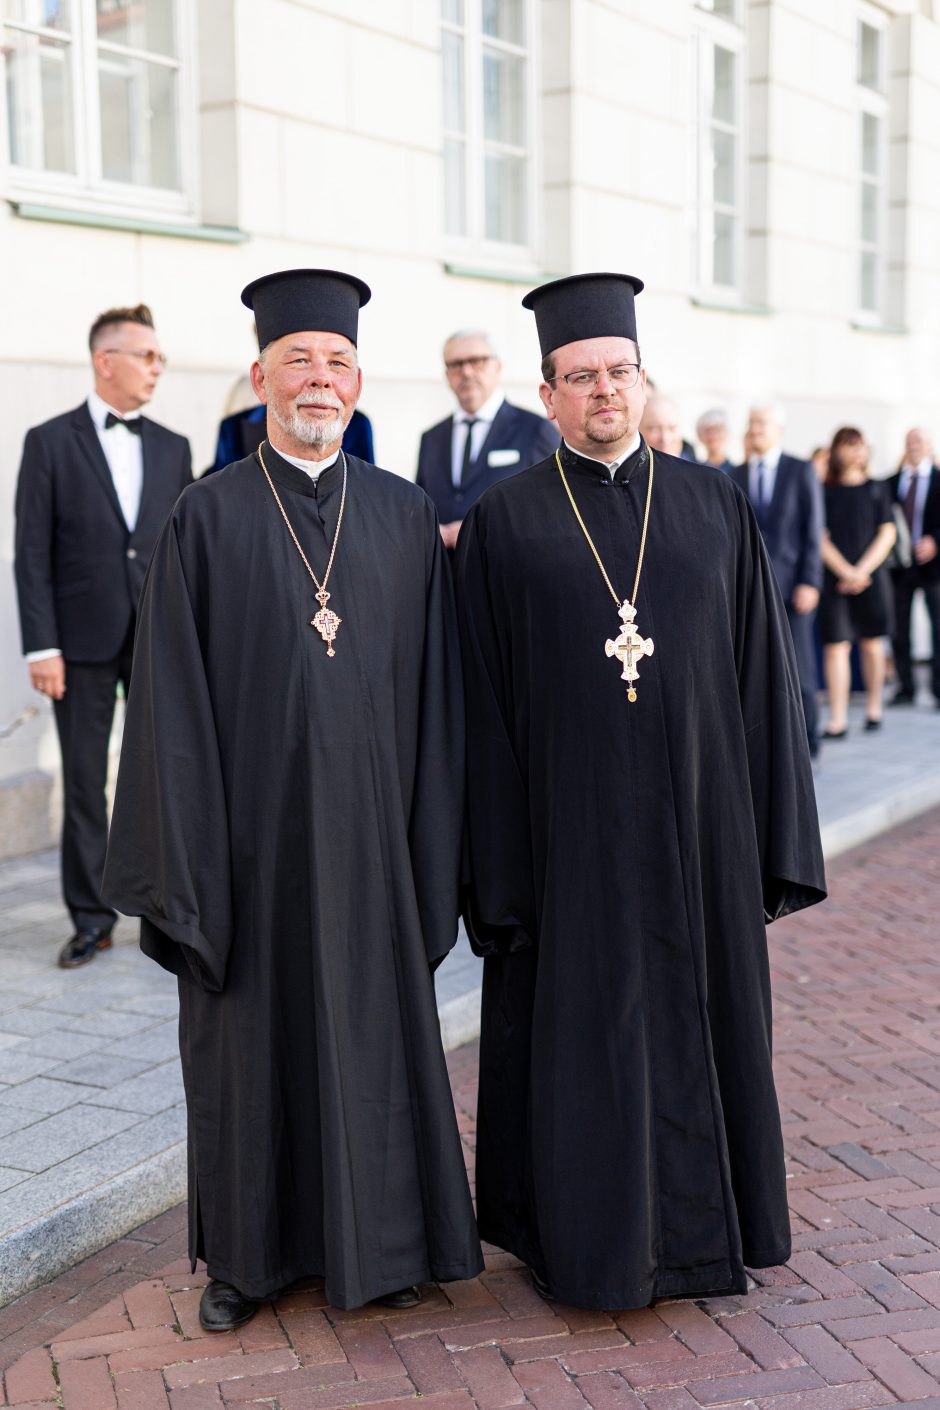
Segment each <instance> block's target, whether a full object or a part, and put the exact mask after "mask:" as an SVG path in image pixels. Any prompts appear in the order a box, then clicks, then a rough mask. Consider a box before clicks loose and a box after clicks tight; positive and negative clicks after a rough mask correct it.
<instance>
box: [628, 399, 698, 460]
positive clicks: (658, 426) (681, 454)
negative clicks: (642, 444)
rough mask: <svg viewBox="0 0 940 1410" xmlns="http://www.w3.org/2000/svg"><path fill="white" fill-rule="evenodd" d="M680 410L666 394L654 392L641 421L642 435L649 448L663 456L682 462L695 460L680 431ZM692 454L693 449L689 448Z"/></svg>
mask: <svg viewBox="0 0 940 1410" xmlns="http://www.w3.org/2000/svg"><path fill="white" fill-rule="evenodd" d="M679 426H680V418H679V408H678V407H677V406H676V403H675V402H674V401H673V400H672V398H671V397H667V396H666V395H665V393H664V392H654V393H653V395H652V396H651V397H650V398H649V399H648V401H647V403H646V407H645V408H644V411H643V417H642V419H641V421H640V434H641V435H642V436H643V439H644V440H645V441H646V444H647V445H648V446H652V448H653V450H654V451H657V450H658V451H660V452H661V453H662V454H663V455H674V456H676V458H677V459H680V460H694V459H695V455H694V453H690V454H687V453H686V447H687V443H686V442H685V441H684V440H683V439H682V431H681V430H680V429H679ZM688 449H689V451H690V452H691V447H689V448H688Z"/></svg>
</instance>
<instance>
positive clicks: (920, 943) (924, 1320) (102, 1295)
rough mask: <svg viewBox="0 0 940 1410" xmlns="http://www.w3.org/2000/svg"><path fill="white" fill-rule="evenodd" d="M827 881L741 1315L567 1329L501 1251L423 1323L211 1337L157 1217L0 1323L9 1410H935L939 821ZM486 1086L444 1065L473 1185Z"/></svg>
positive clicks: (289, 1305) (777, 931) (348, 1317)
mask: <svg viewBox="0 0 940 1410" xmlns="http://www.w3.org/2000/svg"><path fill="white" fill-rule="evenodd" d="M831 871H832V874H831V881H832V890H833V897H832V900H831V902H830V903H829V905H828V906H826V907H821V908H819V909H817V910H813V911H811V912H809V913H807V914H805V915H803V916H798V917H795V918H794V919H792V920H789V921H784V922H782V923H780V924H779V925H776V926H774V927H773V929H772V931H771V945H772V958H773V965H774V975H775V994H776V1002H777V1029H776V1036H777V1075H778V1083H779V1091H780V1097H781V1103H782V1108H783V1116H784V1131H785V1135H786V1138H787V1150H788V1159H789V1172H790V1189H791V1200H790V1203H791V1210H792V1216H793V1230H794V1254H793V1258H792V1259H791V1261H790V1263H789V1265H788V1266H787V1267H785V1268H777V1269H770V1270H765V1271H763V1272H761V1273H758V1274H757V1286H756V1288H755V1290H754V1291H753V1292H752V1293H751V1294H750V1295H749V1296H747V1297H729V1298H713V1299H709V1300H700V1301H697V1302H669V1303H662V1304H660V1305H658V1306H657V1307H655V1308H652V1309H645V1310H642V1311H638V1312H626V1313H623V1312H617V1311H615V1310H612V1311H610V1312H609V1313H605V1312H585V1311H579V1310H577V1309H574V1308H568V1307H561V1306H552V1305H547V1304H545V1303H543V1302H541V1301H540V1300H539V1298H538V1297H536V1295H535V1293H534V1292H533V1291H532V1288H531V1285H530V1283H529V1280H528V1277H527V1275H526V1272H525V1270H524V1269H522V1268H520V1267H519V1265H518V1264H517V1263H516V1262H515V1260H514V1259H512V1258H510V1257H509V1256H508V1255H506V1254H504V1253H500V1252H498V1251H496V1250H491V1251H490V1252H489V1254H488V1257H487V1270H486V1272H485V1273H484V1274H483V1275H482V1276H481V1277H480V1278H478V1279H477V1280H476V1281H475V1282H472V1283H457V1284H449V1285H444V1286H441V1287H429V1288H427V1289H426V1290H425V1292H426V1296H425V1300H424V1303H423V1304H422V1306H421V1307H420V1308H418V1309H416V1310H415V1311H412V1312H405V1313H398V1314H394V1313H390V1312H389V1311H388V1310H386V1309H381V1308H378V1307H366V1308H362V1309H361V1310H359V1311H355V1312H337V1311H335V1310H333V1309H331V1308H328V1307H325V1306H324V1299H323V1295H322V1293H321V1292H319V1291H318V1289H317V1288H316V1287H315V1286H311V1287H307V1288H303V1289H299V1290H295V1291H293V1292H291V1293H289V1294H288V1295H286V1296H284V1297H282V1298H281V1299H280V1300H279V1301H278V1302H277V1304H276V1305H275V1306H274V1307H265V1308H264V1309H263V1310H262V1311H261V1312H260V1313H259V1315H258V1317H257V1318H256V1319H255V1320H254V1321H252V1322H251V1323H249V1324H248V1326H246V1327H244V1328H243V1329H242V1330H241V1331H240V1332H238V1333H237V1334H232V1335H225V1336H215V1337H210V1336H205V1335H203V1334H202V1333H201V1332H200V1329H199V1324H198V1320H197V1307H198V1300H199V1289H200V1287H201V1286H202V1284H203V1283H204V1281H205V1280H204V1277H203V1276H200V1275H197V1276H195V1277H193V1276H191V1275H190V1273H189V1268H188V1265H187V1262H186V1260H185V1258H184V1257H181V1255H182V1253H183V1247H182V1240H183V1231H182V1215H181V1211H180V1210H172V1211H170V1213H169V1214H168V1215H165V1216H163V1217H162V1220H157V1221H154V1222H153V1223H152V1224H150V1225H147V1226H145V1227H144V1228H143V1229H140V1230H137V1231H136V1232H135V1234H134V1235H132V1236H131V1237H130V1238H128V1239H124V1240H121V1241H120V1242H119V1243H118V1244H116V1245H114V1246H113V1247H112V1248H111V1249H108V1250H105V1251H104V1253H102V1254H98V1255H96V1257H95V1258H93V1259H89V1260H87V1262H86V1263H84V1264H81V1265H79V1266H78V1267H77V1268H75V1269H73V1270H72V1271H71V1272H70V1273H68V1274H66V1275H65V1276H64V1277H63V1278H60V1279H59V1280H58V1281H57V1282H56V1283H53V1284H50V1285H49V1286H48V1287H46V1288H40V1289H38V1290H37V1292H35V1293H31V1294H29V1296H28V1297H26V1298H23V1299H21V1300H20V1301H19V1302H18V1303H14V1304H12V1305H11V1306H10V1307H8V1308H5V1309H3V1310H2V1311H0V1358H2V1363H3V1364H6V1365H7V1369H6V1373H5V1376H4V1378H3V1388H2V1391H0V1405H6V1406H8V1407H17V1410H27V1407H39V1406H44V1407H46V1408H47V1410H49V1407H51V1406H53V1405H59V1406H61V1407H63V1410H223V1408H224V1407H233V1408H234V1407H245V1410H248V1407H251V1406H253V1405H263V1406H265V1407H267V1410H342V1407H345V1406H353V1405H368V1406H370V1407H371V1410H402V1407H403V1406H404V1405H406V1404H408V1403H412V1402H414V1403H416V1404H417V1406H418V1410H474V1407H476V1410H509V1407H513V1406H517V1405H531V1406H535V1407H536V1410H629V1407H635V1410H709V1407H712V1406H720V1405H726V1404H736V1405H742V1404H744V1405H747V1406H754V1407H758V1410H860V1408H861V1407H869V1406H881V1405H907V1404H915V1403H916V1404H917V1405H918V1406H923V1407H933V1406H936V1407H938V1410H940V943H938V942H940V922H938V920H937V917H938V915H940V813H934V814H932V815H930V816H928V817H927V818H925V819H921V820H919V821H917V822H915V823H912V824H909V825H907V826H906V827H904V828H903V829H899V830H898V831H897V832H895V833H894V834H892V835H891V836H890V837H888V838H886V839H882V840H881V841H880V842H879V843H876V844H870V845H868V846H866V847H865V848H863V849H860V850H859V851H858V852H856V853H854V854H852V855H851V856H849V857H847V858H843V859H842V860H841V861H840V862H839V863H837V864H836V865H835V866H834V867H833V868H832V869H831ZM475 1064H476V1051H475V1047H473V1046H471V1047H468V1048H465V1049H463V1050H461V1052H459V1053H456V1054H453V1055H452V1058H451V1063H450V1067H451V1076H452V1082H453V1089H454V1096H455V1100H456V1102H457V1108H458V1112H459V1115H460V1121H461V1130H462V1134H463V1138H464V1141H465V1144H466V1148H467V1153H468V1160H471V1159H472V1147H473V1140H474V1121H473V1111H474V1102H475ZM167 1265H168V1266H167ZM40 1343H41V1344H40ZM416 1398H417V1400H416Z"/></svg>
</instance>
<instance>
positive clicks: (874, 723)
mask: <svg viewBox="0 0 940 1410" xmlns="http://www.w3.org/2000/svg"><path fill="white" fill-rule="evenodd" d="M876 729H881V721H880V720H873V719H871V718H869V719H867V720H866V721H865V730H866V732H867V733H868V734H872V733H873V732H874V731H875V730H876Z"/></svg>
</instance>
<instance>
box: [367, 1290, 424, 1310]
mask: <svg viewBox="0 0 940 1410" xmlns="http://www.w3.org/2000/svg"><path fill="white" fill-rule="evenodd" d="M375 1300H376V1302H377V1303H378V1304H379V1306H380V1307H394V1308H395V1310H396V1311H398V1312H401V1311H402V1310H403V1309H404V1308H406V1307H417V1305H418V1303H419V1302H420V1301H421V1289H420V1288H414V1287H412V1288H399V1289H398V1292H391V1293H386V1294H385V1296H384V1297H377V1298H376V1299H375Z"/></svg>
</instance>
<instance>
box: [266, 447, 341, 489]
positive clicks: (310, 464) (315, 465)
mask: <svg viewBox="0 0 940 1410" xmlns="http://www.w3.org/2000/svg"><path fill="white" fill-rule="evenodd" d="M273 449H274V450H276V451H277V453H278V455H279V456H280V457H281V459H282V460H286V461H287V463H288V465H296V466H297V469H298V470H303V472H304V474H305V475H309V476H310V478H311V480H313V481H314V482H316V480H318V479H319V477H320V475H321V474H322V473H323V471H324V470H329V468H330V466H331V465H335V464H336V459H337V456H338V455H339V453H340V450H341V447H340V446H337V447H336V449H335V450H334V452H333V454H332V455H328V456H327V457H326V459H325V460H301V458H300V456H299V455H288V454H287V451H286V450H277V446H274V447H273Z"/></svg>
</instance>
